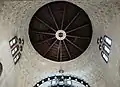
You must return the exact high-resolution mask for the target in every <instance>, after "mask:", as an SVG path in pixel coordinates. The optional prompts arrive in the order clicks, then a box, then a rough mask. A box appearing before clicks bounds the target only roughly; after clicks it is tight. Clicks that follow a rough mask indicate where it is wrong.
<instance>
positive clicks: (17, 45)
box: [11, 45, 19, 57]
mask: <svg viewBox="0 0 120 87" xmlns="http://www.w3.org/2000/svg"><path fill="white" fill-rule="evenodd" d="M16 47H17V51H15V52H14V54H12V52H13V50H15V48H16ZM18 51H19V45H16V46H15V47H14V48H13V49H12V50H11V54H12V56H13V57H14V56H15V54H16V53H17V52H18Z"/></svg>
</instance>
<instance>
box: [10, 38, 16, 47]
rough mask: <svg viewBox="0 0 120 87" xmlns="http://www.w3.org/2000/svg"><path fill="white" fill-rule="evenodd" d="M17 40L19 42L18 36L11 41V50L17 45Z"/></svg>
mask: <svg viewBox="0 0 120 87" xmlns="http://www.w3.org/2000/svg"><path fill="white" fill-rule="evenodd" d="M17 40H18V38H17V36H15V37H13V38H12V39H11V40H10V41H9V45H10V47H11V48H12V47H13V46H15V45H16V43H17Z"/></svg>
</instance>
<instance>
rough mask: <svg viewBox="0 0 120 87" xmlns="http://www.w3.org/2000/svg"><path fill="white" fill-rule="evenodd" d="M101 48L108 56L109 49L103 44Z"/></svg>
mask: <svg viewBox="0 0 120 87" xmlns="http://www.w3.org/2000/svg"><path fill="white" fill-rule="evenodd" d="M102 47H103V50H104V51H105V52H106V53H107V54H108V55H109V54H110V48H109V47H108V46H107V45H105V44H103V45H102Z"/></svg>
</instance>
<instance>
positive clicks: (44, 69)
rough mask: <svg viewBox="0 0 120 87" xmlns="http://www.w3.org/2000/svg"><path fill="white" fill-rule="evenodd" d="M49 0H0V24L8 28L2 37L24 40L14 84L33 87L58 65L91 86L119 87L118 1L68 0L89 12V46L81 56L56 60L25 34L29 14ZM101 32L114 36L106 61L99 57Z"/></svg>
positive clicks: (56, 70) (57, 68) (29, 18)
mask: <svg viewBox="0 0 120 87" xmlns="http://www.w3.org/2000/svg"><path fill="white" fill-rule="evenodd" d="M51 1H53V0H34V1H4V3H3V4H1V9H0V14H1V15H0V25H2V27H1V28H0V30H3V28H4V27H5V30H6V31H10V32H9V36H7V38H5V39H6V40H8V38H11V37H12V36H14V35H18V36H20V37H23V38H24V40H25V44H24V50H23V53H22V58H21V59H20V61H19V62H18V64H17V65H15V66H14V68H15V71H16V72H15V73H17V78H16V81H17V82H16V86H15V87H32V86H33V85H35V84H36V82H37V81H40V80H41V79H42V78H46V77H47V76H51V75H55V74H56V73H58V71H59V69H60V67H62V69H64V71H65V74H72V75H76V76H78V77H80V78H83V79H84V80H85V81H86V82H88V83H89V84H90V86H91V87H119V81H120V76H119V75H118V67H119V62H117V61H118V59H119V56H116V55H119V53H120V50H119V49H120V46H119V44H120V41H119V38H118V37H120V36H119V35H120V34H119V32H120V29H119V28H120V25H119V23H120V21H119V20H118V19H120V3H117V2H118V1H113V0H108V1H105V0H101V1H100V0H69V2H72V3H74V4H76V5H77V6H80V7H81V8H82V9H84V10H85V12H86V13H87V14H88V16H89V17H90V20H91V22H92V27H93V36H92V41H91V43H90V46H89V47H88V48H87V50H86V51H85V52H84V53H83V54H82V55H81V56H79V57H78V58H77V59H75V60H71V61H68V62H62V63H58V62H54V61H51V60H47V59H45V58H43V57H42V56H40V55H39V54H38V53H37V52H36V51H35V50H34V48H33V47H32V45H31V43H30V40H29V36H28V28H29V23H30V20H31V18H32V16H33V15H34V13H35V12H36V11H37V10H38V9H39V8H40V7H41V6H43V5H44V4H47V3H48V2H51ZM114 26H115V27H114ZM113 28H114V29H115V30H113ZM5 30H3V31H5ZM104 34H108V35H109V36H110V37H111V38H112V39H113V47H112V49H113V51H112V54H111V55H110V59H111V60H110V63H108V64H106V63H105V62H104V60H103V59H102V58H101V56H100V52H99V50H98V46H97V43H96V40H97V38H98V37H99V36H103V35H104ZM2 36H3V37H6V36H5V35H2ZM1 41H3V40H1ZM116 49H117V50H116ZM113 58H114V59H115V60H114V59H113ZM119 61H120V60H119ZM116 64H117V65H116ZM111 71H112V72H111ZM110 72H111V73H110ZM115 73H116V75H114V74H115ZM112 78H114V81H113V79H112Z"/></svg>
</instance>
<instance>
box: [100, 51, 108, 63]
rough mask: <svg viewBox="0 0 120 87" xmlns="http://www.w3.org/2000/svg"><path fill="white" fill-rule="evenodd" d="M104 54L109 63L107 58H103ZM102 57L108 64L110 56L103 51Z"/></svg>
mask: <svg viewBox="0 0 120 87" xmlns="http://www.w3.org/2000/svg"><path fill="white" fill-rule="evenodd" d="M102 53H103V54H105V56H106V57H107V58H108V61H107V60H106V58H105V57H104V56H103V54H102ZM101 56H102V58H103V59H104V61H105V62H106V63H108V62H109V56H108V55H107V54H106V53H105V52H104V51H101Z"/></svg>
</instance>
